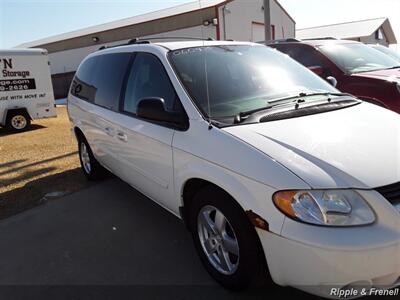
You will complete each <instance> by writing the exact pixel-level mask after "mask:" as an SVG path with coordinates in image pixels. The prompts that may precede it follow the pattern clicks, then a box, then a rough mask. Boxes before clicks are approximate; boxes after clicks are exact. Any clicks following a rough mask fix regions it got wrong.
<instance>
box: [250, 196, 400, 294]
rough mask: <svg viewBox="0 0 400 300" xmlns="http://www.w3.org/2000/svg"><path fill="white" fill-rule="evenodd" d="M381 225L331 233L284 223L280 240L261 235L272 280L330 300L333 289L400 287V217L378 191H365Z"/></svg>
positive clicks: (310, 226)
mask: <svg viewBox="0 0 400 300" xmlns="http://www.w3.org/2000/svg"><path fill="white" fill-rule="evenodd" d="M360 194H362V196H363V197H364V198H365V199H366V200H367V201H368V202H369V204H370V205H371V206H372V207H373V209H374V211H375V213H376V215H377V221H376V222H375V224H373V225H370V226H363V227H349V228H329V227H318V226H312V225H307V224H302V223H298V222H296V221H293V220H291V219H288V218H287V219H285V222H284V224H283V228H282V231H281V234H280V235H278V234H274V233H271V232H267V231H263V230H259V229H257V232H258V234H259V237H260V240H261V243H262V246H263V248H264V252H265V255H266V259H267V263H268V267H269V271H270V274H271V277H272V279H273V280H274V281H275V282H276V283H277V284H279V285H283V286H285V285H288V286H293V287H296V288H298V289H301V290H304V291H306V292H309V293H312V294H316V295H319V296H323V297H328V298H337V297H335V296H334V295H332V294H331V291H332V288H336V289H343V288H346V289H349V288H350V289H351V288H353V287H354V288H360V287H362V288H365V289H367V290H368V289H370V288H372V287H377V288H391V287H394V286H397V285H400V214H399V212H398V211H397V210H396V209H395V208H394V207H393V206H391V204H390V203H388V202H387V201H386V199H384V198H383V197H382V196H380V195H379V194H378V193H376V192H374V191H360Z"/></svg>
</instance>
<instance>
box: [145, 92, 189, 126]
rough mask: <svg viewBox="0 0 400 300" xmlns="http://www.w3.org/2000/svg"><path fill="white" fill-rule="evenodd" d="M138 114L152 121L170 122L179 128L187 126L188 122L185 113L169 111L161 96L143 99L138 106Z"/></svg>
mask: <svg viewBox="0 0 400 300" xmlns="http://www.w3.org/2000/svg"><path fill="white" fill-rule="evenodd" d="M137 116H138V117H140V118H143V119H147V120H150V121H155V122H163V123H170V124H171V125H173V126H174V127H177V128H179V129H184V128H186V127H187V123H188V122H187V118H185V115H184V114H183V113H175V112H169V111H167V110H166V109H165V102H164V99H163V98H159V97H151V98H143V99H141V100H140V101H139V104H138V107H137Z"/></svg>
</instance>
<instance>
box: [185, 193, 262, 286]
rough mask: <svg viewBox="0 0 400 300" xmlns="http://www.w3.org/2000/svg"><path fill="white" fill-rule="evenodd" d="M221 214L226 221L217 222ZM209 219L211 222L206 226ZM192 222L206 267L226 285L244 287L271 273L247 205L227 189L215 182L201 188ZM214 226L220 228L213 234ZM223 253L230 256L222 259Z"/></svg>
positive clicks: (195, 198)
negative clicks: (246, 212)
mask: <svg viewBox="0 0 400 300" xmlns="http://www.w3.org/2000/svg"><path fill="white" fill-rule="evenodd" d="M220 214H222V216H221V215H220ZM217 215H218V220H222V218H224V219H225V222H215V220H216V219H217ZM207 221H208V222H207ZM210 221H211V223H209V222H210ZM213 222H214V225H211V226H209V224H212V223H213ZM205 223H207V224H208V225H206V226H204V224H205ZM224 223H225V226H224V225H223V224H224ZM216 224H222V226H217V225H216ZM189 226H190V230H191V233H192V237H193V240H194V244H195V247H196V250H197V253H198V255H199V256H200V259H201V261H202V263H203V265H204V267H205V268H206V270H207V271H208V273H209V274H210V275H211V276H212V277H213V278H214V279H215V280H216V281H217V282H219V283H220V284H221V285H222V286H224V287H226V288H228V289H231V290H243V289H245V288H247V287H249V286H250V285H254V284H257V283H259V282H262V281H263V278H266V277H267V275H266V272H265V271H266V263H265V257H264V253H263V250H262V248H261V245H260V242H259V239H258V236H257V233H256V231H255V229H254V227H253V225H251V223H250V221H249V220H248V218H247V216H246V214H245V212H244V211H243V209H242V208H241V207H240V206H239V205H238V204H237V203H236V202H235V201H234V200H233V199H232V198H231V197H230V196H229V195H227V194H226V193H225V192H224V191H222V190H220V189H218V188H216V187H213V186H206V187H205V188H203V189H202V190H200V191H199V192H198V193H197V194H196V195H195V196H194V198H193V202H192V205H191V206H190V208H189ZM210 228H214V230H215V229H216V228H220V229H217V230H216V233H217V234H216V235H215V236H213V234H215V231H214V232H213V233H212V234H210V231H212V230H210ZM221 229H222V230H221ZM207 236H208V239H207ZM235 241H236V242H235ZM235 245H236V247H235ZM207 249H208V250H207ZM218 249H219V250H218ZM207 251H208V253H211V255H210V254H207ZM224 251H225V252H224ZM235 252H237V253H236V254H235ZM221 257H225V258H227V259H224V260H222V263H221V260H220V258H221Z"/></svg>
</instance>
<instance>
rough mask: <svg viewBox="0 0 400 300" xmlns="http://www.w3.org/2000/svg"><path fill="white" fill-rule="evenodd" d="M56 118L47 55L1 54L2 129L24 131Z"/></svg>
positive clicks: (17, 51) (11, 51)
mask: <svg viewBox="0 0 400 300" xmlns="http://www.w3.org/2000/svg"><path fill="white" fill-rule="evenodd" d="M56 116H57V113H56V108H55V103H54V94H53V86H52V83H51V75H50V67H49V60H48V56H47V51H46V50H44V49H9V50H0V126H4V127H8V128H9V129H11V130H14V131H23V130H26V129H28V128H29V126H30V124H31V120H35V119H41V118H52V117H56Z"/></svg>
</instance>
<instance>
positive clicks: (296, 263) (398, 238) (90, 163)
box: [68, 41, 400, 297]
mask: <svg viewBox="0 0 400 300" xmlns="http://www.w3.org/2000/svg"><path fill="white" fill-rule="evenodd" d="M68 112H69V116H70V120H71V122H72V127H73V131H74V133H75V135H76V138H77V140H78V145H79V155H80V160H81V165H82V169H83V172H84V173H85V175H86V176H87V177H88V178H89V179H97V178H99V177H101V175H102V174H103V172H104V170H105V169H107V170H109V171H111V172H112V173H114V174H115V175H117V176H118V177H120V178H121V179H122V180H124V181H126V182H127V183H129V184H130V185H131V186H133V187H134V188H136V189H138V190H139V191H141V192H142V193H143V194H145V195H146V196H148V197H149V198H150V199H152V200H153V201H155V202H157V203H158V204H160V205H161V206H162V207H164V208H165V209H167V210H168V211H170V212H171V213H173V214H174V215H176V216H177V217H178V218H181V219H182V220H183V221H184V223H185V224H186V225H187V226H188V228H189V230H190V232H191V234H192V235H193V240H194V244H195V246H196V249H197V252H198V254H199V256H200V259H201V261H202V263H203V264H204V266H205V268H206V269H207V271H208V272H209V273H210V274H211V276H212V277H213V278H215V279H216V280H217V281H218V282H219V283H221V284H222V285H223V286H225V287H228V288H232V289H242V288H245V287H248V286H250V285H252V284H253V283H254V282H259V280H258V279H259V278H260V277H263V276H264V277H267V276H268V274H270V276H271V277H272V279H273V281H274V282H275V283H277V284H279V285H283V286H294V287H297V288H299V289H302V290H305V291H308V292H310V293H314V294H318V295H321V296H326V297H336V296H338V295H339V294H338V291H341V289H352V288H355V289H356V288H358V287H360V286H361V287H363V288H364V290H366V291H371V290H373V289H374V288H377V287H378V288H389V287H393V286H396V285H399V284H400V116H399V115H398V114H396V113H394V112H391V111H389V110H386V109H383V108H380V107H377V106H374V105H372V104H368V103H365V102H362V101H360V100H358V99H356V98H354V97H353V96H351V95H348V94H343V93H340V92H339V91H338V90H336V89H335V88H334V87H332V86H331V85H329V84H328V83H327V82H325V81H324V80H322V79H320V78H319V77H318V76H317V75H315V74H314V73H312V72H311V71H309V70H308V69H306V68H304V67H303V66H301V65H300V64H298V63H297V62H295V61H294V60H292V59H291V58H290V57H288V56H287V55H284V54H282V53H280V52H278V51H276V50H274V49H271V48H268V47H265V46H262V45H258V44H253V43H244V42H222V41H190V42H167V43H146V42H143V41H142V42H140V43H136V44H132V45H126V46H120V47H114V48H109V49H105V50H101V51H97V52H95V53H93V54H91V55H89V56H88V57H87V58H86V59H84V61H83V62H82V63H81V65H80V67H79V69H78V71H77V73H76V75H75V78H74V80H73V83H72V86H71V89H70V94H69V96H68ZM171 234H173V233H171ZM171 272H173V270H171ZM358 295H361V294H358Z"/></svg>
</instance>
